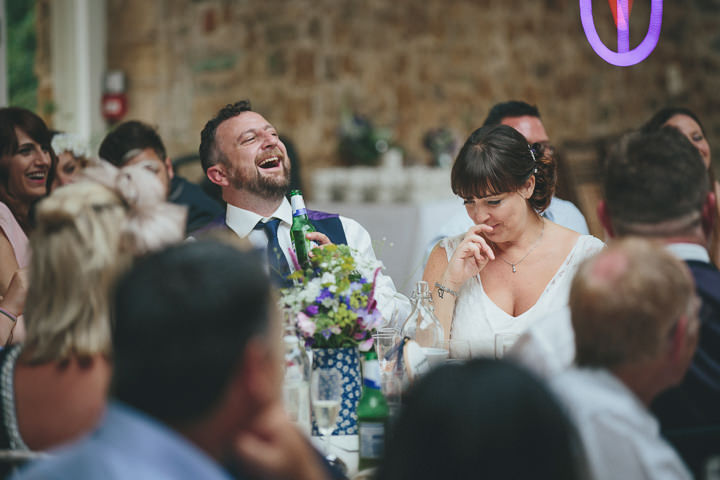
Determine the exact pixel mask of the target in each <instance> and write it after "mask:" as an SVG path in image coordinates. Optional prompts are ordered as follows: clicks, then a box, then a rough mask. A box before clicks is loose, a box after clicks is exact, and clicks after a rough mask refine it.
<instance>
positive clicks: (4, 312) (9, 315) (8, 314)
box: [0, 307, 17, 323]
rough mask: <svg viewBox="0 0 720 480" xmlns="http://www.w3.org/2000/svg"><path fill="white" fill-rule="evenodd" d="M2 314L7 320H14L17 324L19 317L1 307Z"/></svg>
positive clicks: (0, 312)
mask: <svg viewBox="0 0 720 480" xmlns="http://www.w3.org/2000/svg"><path fill="white" fill-rule="evenodd" d="M0 314H2V315H5V316H6V317H7V318H9V319H10V320H12V322H13V323H17V316H15V315H13V314H12V313H10V312H8V311H7V310H5V309H4V308H2V307H0Z"/></svg>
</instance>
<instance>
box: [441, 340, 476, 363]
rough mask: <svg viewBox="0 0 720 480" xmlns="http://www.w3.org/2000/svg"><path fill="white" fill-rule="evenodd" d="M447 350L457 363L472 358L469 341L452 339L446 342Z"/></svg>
mask: <svg viewBox="0 0 720 480" xmlns="http://www.w3.org/2000/svg"><path fill="white" fill-rule="evenodd" d="M445 343H446V344H447V349H448V351H449V352H450V355H449V357H450V358H451V359H452V360H455V361H461V362H462V361H465V360H470V358H472V349H471V348H470V341H469V340H461V339H457V338H452V339H450V340H447V341H446V342H445Z"/></svg>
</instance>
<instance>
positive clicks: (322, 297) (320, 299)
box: [315, 287, 332, 302]
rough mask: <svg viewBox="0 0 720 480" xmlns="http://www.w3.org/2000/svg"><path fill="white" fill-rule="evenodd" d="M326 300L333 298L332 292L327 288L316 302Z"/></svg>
mask: <svg viewBox="0 0 720 480" xmlns="http://www.w3.org/2000/svg"><path fill="white" fill-rule="evenodd" d="M326 298H332V292H330V290H329V289H328V288H327V287H325V288H323V289H322V291H321V292H320V295H318V297H317V298H316V299H315V301H316V302H322V301H323V300H324V299H326Z"/></svg>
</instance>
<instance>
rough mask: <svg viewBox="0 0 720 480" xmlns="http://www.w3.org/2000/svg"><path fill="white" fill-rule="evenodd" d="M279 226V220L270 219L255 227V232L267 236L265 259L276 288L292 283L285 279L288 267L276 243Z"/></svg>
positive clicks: (260, 222)
mask: <svg viewBox="0 0 720 480" xmlns="http://www.w3.org/2000/svg"><path fill="white" fill-rule="evenodd" d="M279 225H280V219H279V218H271V219H270V220H268V221H267V222H265V223H263V221H262V220H260V221H259V222H258V224H257V225H255V230H264V231H265V235H267V239H268V244H267V258H268V266H269V267H270V279H271V280H272V282H273V283H274V284H275V285H277V286H278V287H289V286H290V285H292V282H291V281H289V280H288V279H287V276H288V275H289V274H290V267H289V266H288V263H287V260H286V259H285V254H284V253H283V251H282V248H280V242H278V236H277V231H278V226H279Z"/></svg>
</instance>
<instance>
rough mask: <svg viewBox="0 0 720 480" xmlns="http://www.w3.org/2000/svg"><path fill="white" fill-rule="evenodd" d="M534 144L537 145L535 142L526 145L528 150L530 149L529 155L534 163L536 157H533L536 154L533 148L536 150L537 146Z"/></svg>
mask: <svg viewBox="0 0 720 480" xmlns="http://www.w3.org/2000/svg"><path fill="white" fill-rule="evenodd" d="M535 145H537V144H536V143H534V144H532V145H528V150H530V156H531V157H532V159H533V162H534V163H537V158H535V155H536V152H535V150H536V148H537V147H536V146H535ZM538 153H539V152H538Z"/></svg>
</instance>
